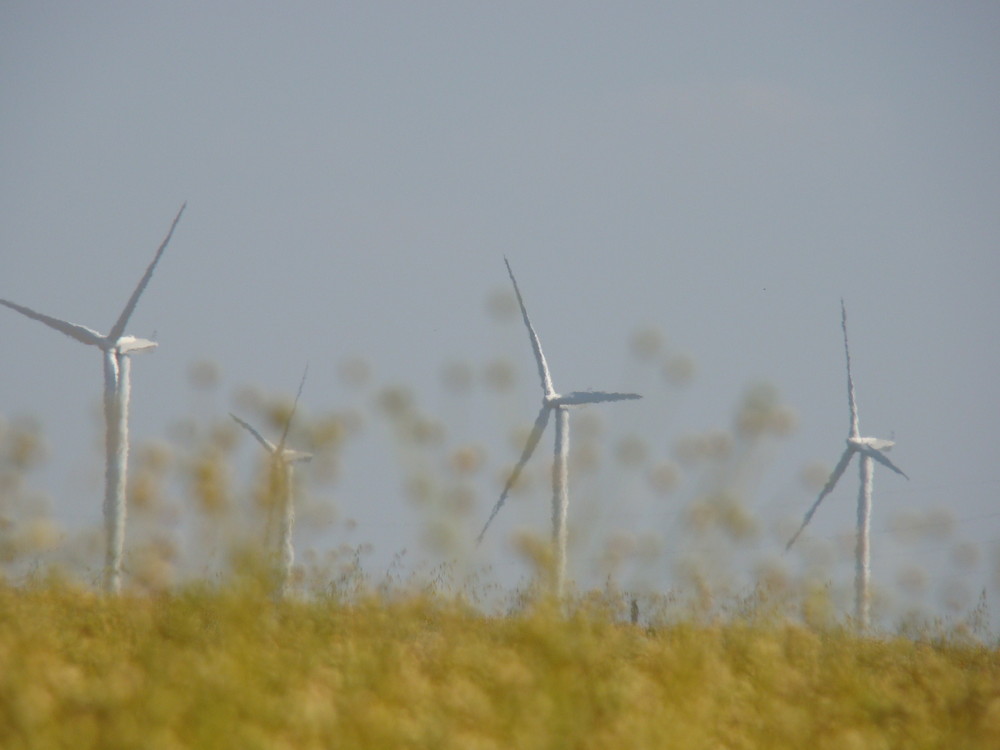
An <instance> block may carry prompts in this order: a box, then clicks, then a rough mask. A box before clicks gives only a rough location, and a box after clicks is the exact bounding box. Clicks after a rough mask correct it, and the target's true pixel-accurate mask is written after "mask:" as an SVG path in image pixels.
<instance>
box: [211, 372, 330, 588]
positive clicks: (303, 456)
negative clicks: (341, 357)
mask: <svg viewBox="0 0 1000 750" xmlns="http://www.w3.org/2000/svg"><path fill="white" fill-rule="evenodd" d="M308 372H309V368H308V366H307V367H306V369H305V372H303V373H302V380H301V381H300V382H299V390H298V392H297V393H296V394H295V402H294V403H293V404H292V411H291V413H290V414H289V415H288V420H287V421H286V422H285V430H284V432H282V433H281V440H279V441H278V444H277V445H275V444H274V443H272V442H271V441H270V440H267V439H266V438H265V437H264V436H263V435H261V434H260V433H259V432H257V430H255V429H254V428H253V427H251V426H250V425H249V424H247V423H246V422H244V421H243V420H242V419H240V418H239V417H237V416H236V415H235V414H233V413H232V412H230V413H229V416H231V417H232V418H233V419H235V420H236V421H237V422H238V423H239V424H240V426H241V427H243V428H244V429H245V430H246V431H247V432H249V433H250V434H251V435H253V436H254V437H255V438H256V439H257V442H258V443H260V444H261V445H262V446H263V447H264V450H266V451H267V452H268V453H269V454H270V456H271V460H272V466H271V470H272V471H273V472H276V474H272V477H276V478H277V480H278V492H277V499H278V502H279V503H280V507H279V510H280V512H281V527H280V530H279V538H278V557H279V561H280V563H281V564H280V568H279V580H278V596H279V597H281V598H284V597H285V596H286V595H287V594H288V590H289V586H290V582H291V576H292V566H293V565H294V563H295V546H294V543H293V540H292V534H293V532H294V529H295V505H294V503H293V501H292V479H293V469H292V466H293V464H296V463H305V462H307V461H310V460H311V459H312V457H313V456H312V454H311V453H303V452H302V451H295V450H292V449H291V448H286V447H285V440H286V439H287V438H288V429H289V428H290V427H291V425H292V417H294V416H295V410H296V409H297V408H298V405H299V397H300V396H301V395H302V387H303V386H304V385H305V384H306V375H307V374H308ZM268 511H269V513H270V511H271V507H269V508H268Z"/></svg>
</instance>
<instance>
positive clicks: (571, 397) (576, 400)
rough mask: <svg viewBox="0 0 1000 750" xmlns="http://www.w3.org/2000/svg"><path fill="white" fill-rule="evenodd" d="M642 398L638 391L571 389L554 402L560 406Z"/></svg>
mask: <svg viewBox="0 0 1000 750" xmlns="http://www.w3.org/2000/svg"><path fill="white" fill-rule="evenodd" d="M637 398H642V396H640V395H639V394H638V393H608V392H606V391H573V392H571V393H564V394H563V395H562V396H560V397H559V398H558V399H556V403H557V404H559V405H560V406H577V405H579V404H600V403H603V402H605V401H630V400H632V399H637Z"/></svg>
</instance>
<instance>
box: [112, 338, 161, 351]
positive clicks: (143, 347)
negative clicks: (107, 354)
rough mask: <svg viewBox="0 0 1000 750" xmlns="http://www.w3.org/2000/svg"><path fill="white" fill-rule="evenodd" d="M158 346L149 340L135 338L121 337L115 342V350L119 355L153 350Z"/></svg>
mask: <svg viewBox="0 0 1000 750" xmlns="http://www.w3.org/2000/svg"><path fill="white" fill-rule="evenodd" d="M157 346H158V344H157V343H156V342H155V341H150V340H149V339H137V338H136V337H135V336H122V337H121V338H120V339H118V341H116V342H115V348H116V349H118V351H119V352H120V353H121V354H135V353H136V352H145V351H149V350H150V349H155V348H156V347H157Z"/></svg>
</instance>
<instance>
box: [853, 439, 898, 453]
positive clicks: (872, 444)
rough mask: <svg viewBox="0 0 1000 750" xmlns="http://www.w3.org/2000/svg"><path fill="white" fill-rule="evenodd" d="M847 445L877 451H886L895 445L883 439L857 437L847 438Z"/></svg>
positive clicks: (893, 442) (891, 441)
mask: <svg viewBox="0 0 1000 750" xmlns="http://www.w3.org/2000/svg"><path fill="white" fill-rule="evenodd" d="M847 444H848V445H851V446H853V447H855V448H873V449H874V450H877V451H887V450H889V449H890V448H891V447H892V446H894V445H895V444H896V443H895V441H893V440H885V439H883V438H873V437H859V438H847Z"/></svg>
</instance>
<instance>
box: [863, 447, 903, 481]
mask: <svg viewBox="0 0 1000 750" xmlns="http://www.w3.org/2000/svg"><path fill="white" fill-rule="evenodd" d="M859 450H860V451H861V452H862V453H864V454H865V455H866V456H871V457H872V458H873V459H875V460H876V461H878V462H879V463H880V464H882V465H883V466H887V467H889V468H890V469H892V470H893V471H894V472H896V473H897V474H899V475H900V476H901V477H904V478H906V479H909V477H908V476H906V474H905V473H904V472H903V470H902V469H900V468H899V467H898V466H896V464H894V463H893V462H892V461H890V460H889V457H888V456H886V455H885V454H884V453H883V452H882V451H880V450H877V449H875V448H873V447H870V446H865V447H863V448H860V449H859Z"/></svg>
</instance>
